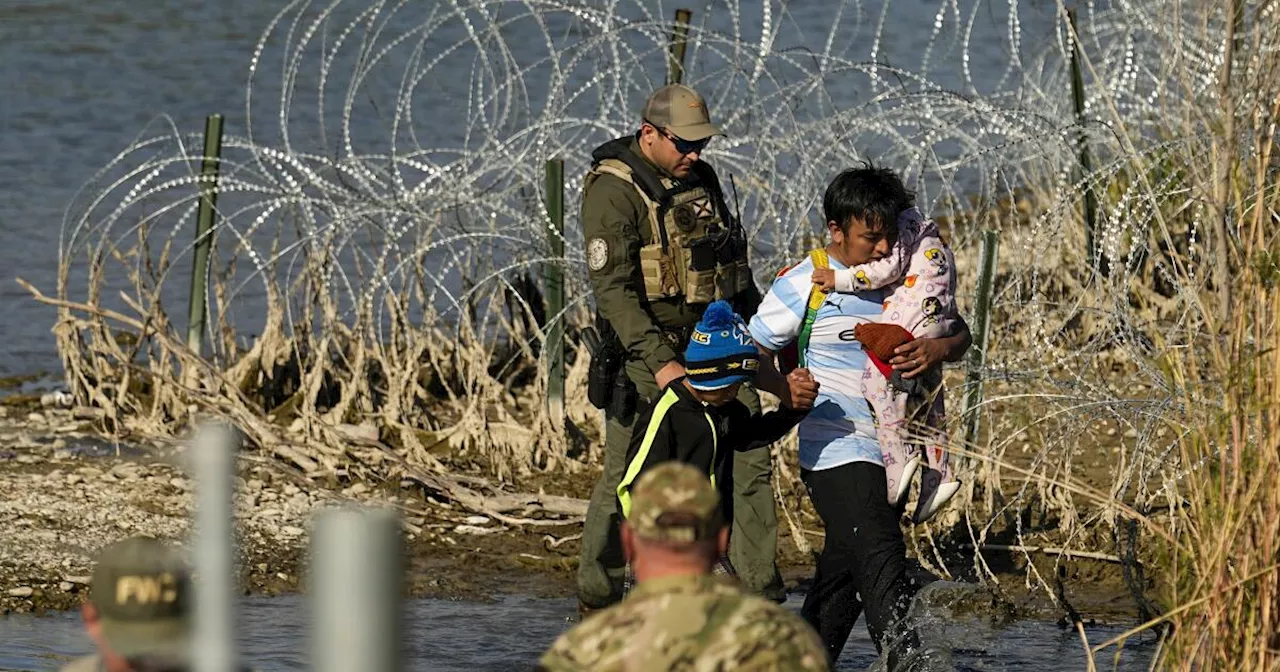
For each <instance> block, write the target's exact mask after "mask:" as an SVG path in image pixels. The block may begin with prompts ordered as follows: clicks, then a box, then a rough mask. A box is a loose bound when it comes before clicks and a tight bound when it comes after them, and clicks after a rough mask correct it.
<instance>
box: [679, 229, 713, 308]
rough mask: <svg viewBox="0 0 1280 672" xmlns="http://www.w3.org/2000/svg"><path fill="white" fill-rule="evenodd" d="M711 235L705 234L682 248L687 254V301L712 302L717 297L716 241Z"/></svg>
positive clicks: (685, 296) (685, 266) (685, 294)
mask: <svg viewBox="0 0 1280 672" xmlns="http://www.w3.org/2000/svg"><path fill="white" fill-rule="evenodd" d="M717 242H718V241H717V240H716V239H715V238H714V237H711V236H704V237H702V238H699V239H698V240H694V241H692V242H690V243H689V245H688V247H685V248H682V252H684V254H685V256H686V263H685V264H684V268H685V269H687V270H686V271H685V284H684V287H685V291H684V298H685V301H686V302H687V303H711V302H712V301H714V300H715V299H716V278H717V276H718V275H719V273H718V272H717V265H716V243H717Z"/></svg>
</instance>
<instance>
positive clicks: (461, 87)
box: [0, 0, 1055, 376]
mask: <svg viewBox="0 0 1280 672" xmlns="http://www.w3.org/2000/svg"><path fill="white" fill-rule="evenodd" d="M885 2H886V0H857V1H853V0H849V1H847V2H845V3H843V7H842V6H841V3H836V2H828V1H827V0H790V1H789V2H784V3H781V4H778V3H772V4H771V5H770V11H769V12H767V13H766V12H763V11H762V9H761V7H760V5H759V3H757V2H742V3H741V7H742V11H741V12H731V11H728V10H726V9H725V8H724V7H723V4H724V3H723V0H710V2H709V3H708V2H707V1H705V0H704V2H693V3H685V2H681V3H667V2H660V1H659V0H623V2H622V6H623V8H624V9H626V11H627V12H629V13H630V14H631V15H640V14H642V13H644V12H652V14H651V16H659V17H667V16H671V15H672V14H673V12H674V9H675V7H676V6H685V5H688V6H691V7H693V8H694V10H695V23H698V22H699V21H702V20H704V17H710V18H705V20H707V21H708V24H707V26H706V27H707V28H709V29H711V30H715V31H719V32H721V33H725V34H735V33H736V34H738V35H740V36H741V39H743V40H744V41H748V42H749V41H750V40H751V39H758V36H759V34H760V31H761V26H762V25H766V24H767V25H769V26H770V27H771V28H772V29H773V30H776V33H777V34H776V40H775V42H774V43H773V48H774V50H775V51H776V52H780V53H782V52H797V53H805V52H808V51H816V52H820V51H823V50H824V49H830V51H831V53H833V54H837V55H840V56H841V57H843V58H846V59H849V60H851V61H859V60H867V59H870V58H871V57H872V56H873V55H874V56H875V58H876V59H878V60H879V61H881V62H885V63H889V64H892V65H894V66H898V67H901V68H904V69H906V70H909V71H912V72H924V73H926V74H927V76H928V77H929V78H930V79H931V80H932V81H934V82H936V83H937V84H938V85H940V86H942V87H944V88H946V89H948V90H953V91H956V92H959V93H961V94H963V95H977V94H983V93H990V92H992V91H996V90H1008V89H1010V88H1011V86H1012V85H1011V84H1010V82H1011V77H1010V72H1011V71H1016V68H1013V69H1011V67H1010V63H1011V62H1023V61H1025V59H1026V57H1027V56H1028V55H1029V54H1032V53H1034V52H1036V51H1037V50H1041V49H1044V48H1045V47H1046V46H1047V45H1049V44H1052V39H1051V38H1052V36H1053V34H1054V28H1053V26H1054V20H1053V12H1054V11H1055V3H1053V2H1050V1H1049V0H1015V2H1016V5H1015V7H1016V18H1017V25H1018V30H1017V31H1016V32H1015V31H1012V30H1011V29H1010V23H1009V16H1010V14H1011V8H1010V4H1009V0H959V1H958V2H951V1H946V2H943V1H941V0H892V1H891V2H890V4H889V7H888V9H887V11H884V12H883V13H882V9H883V8H884V3H885ZM328 4H329V3H316V7H320V6H323V5H328ZM369 4H371V3H366V2H362V1H359V2H346V3H343V4H341V5H340V6H339V7H338V8H337V10H336V16H338V17H343V16H351V15H354V13H355V12H356V11H358V10H359V9H360V8H361V7H365V6H368V5H369ZM392 4H394V3H392ZM422 4H423V5H424V6H425V5H429V4H434V3H426V2H424V3H422ZM490 4H491V5H494V6H496V5H497V4H499V3H490ZM534 4H537V3H534ZM588 4H589V3H588ZM734 4H737V3H734ZM284 5H285V3H284V2H281V1H280V0H224V1H221V2H206V1H205V0H169V1H167V2H162V3H141V4H139V3H137V2H131V1H130V0H94V1H93V2H72V1H68V2H58V1H57V0H3V1H0V91H3V92H4V93H3V94H2V95H0V129H3V132H0V307H2V308H3V310H0V333H2V334H3V335H4V338H0V375H12V374H21V373H30V372H33V371H37V370H41V369H43V370H47V371H50V372H53V374H54V376H58V375H59V374H58V368H59V362H58V359H57V356H56V352H55V350H54V347H53V340H52V337H51V334H50V331H49V330H50V327H52V323H53V319H54V316H55V314H54V311H53V309H52V308H49V307H47V306H43V305H40V304H37V303H36V302H35V301H33V300H31V298H30V296H29V295H28V294H27V292H26V291H25V290H23V289H22V288H21V287H19V286H18V285H17V284H16V283H15V282H14V281H13V279H14V277H22V278H24V279H26V280H28V281H30V282H32V283H33V284H35V285H36V286H37V287H39V288H40V289H42V290H43V291H45V292H46V293H52V292H53V291H54V289H55V286H56V282H57V258H58V250H59V240H60V235H61V234H62V232H61V222H62V217H63V214H64V211H65V210H66V209H67V206H68V203H69V202H70V201H71V200H72V198H73V196H74V195H75V194H76V192H77V190H78V189H79V188H80V187H81V186H82V185H83V184H85V183H86V182H87V181H88V180H89V179H90V178H91V177H92V176H93V175H94V173H95V171H97V170H98V169H99V168H101V167H103V166H104V165H106V164H107V163H108V162H109V161H111V160H112V159H113V157H115V156H116V155H117V153H119V152H120V151H121V150H123V149H124V148H125V147H126V146H127V145H128V144H129V143H130V141H132V140H133V139H134V138H135V137H138V136H140V135H141V136H143V137H150V136H153V135H156V134H158V133H160V132H162V131H163V130H164V129H165V128H166V127H167V124H168V123H169V120H172V122H173V123H174V124H176V125H177V126H178V128H180V129H181V130H182V131H183V132H189V133H196V132H198V131H199V130H200V129H201V128H202V124H203V119H204V117H205V116H206V115H207V114H210V113H213V112H219V113H221V114H223V115H225V117H226V133H227V134H228V136H231V135H240V136H243V135H244V134H245V133H246V128H245V90H246V84H247V80H248V71H249V64H250V60H251V56H252V53H253V49H254V46H255V44H256V43H257V40H258V39H259V37H260V35H261V34H262V33H263V31H264V30H265V28H266V27H267V26H268V24H269V23H270V22H271V20H272V18H273V17H274V16H275V15H276V13H277V12H279V11H280V10H281V8H282V7H283V6H284ZM447 5H449V3H441V6H447ZM523 6H524V5H522V4H521V3H512V7H523ZM708 6H709V7H710V9H708ZM316 7H313V8H312V9H311V10H310V11H312V12H314V11H318V10H317V9H316ZM502 11H511V10H509V9H507V8H504V9H503V10H502ZM559 16H560V17H563V16H564V14H560V15H559ZM881 24H883V30H882V31H880V35H881V37H880V38H877V36H876V27H877V26H879V25H881ZM566 25H567V24H566ZM833 25H837V26H839V27H840V30H839V34H838V35H835V36H834V39H830V40H829V34H831V33H832V32H833V29H832V26H833ZM394 28H395V26H391V27H390V28H389V30H393V29H394ZM447 28H448V30H455V29H456V30H461V28H458V27H457V26H454V25H449V26H447ZM287 29H288V24H287V22H286V24H285V25H284V26H281V27H278V28H277V30H276V32H275V33H274V35H277V36H280V35H282V34H283V33H285V31H286V30H287ZM557 30H559V29H558V28H557ZM571 32H572V31H571V30H570V29H569V28H568V27H565V28H564V29H563V30H561V31H560V33H561V34H562V35H564V34H568V33H571ZM522 35H524V33H520V32H519V31H517V32H516V33H515V34H513V35H506V36H504V37H505V39H506V45H507V47H508V48H510V49H511V50H512V53H511V58H512V59H514V60H515V61H517V62H519V61H521V58H522V56H523V57H524V58H525V60H536V59H537V58H539V57H540V56H538V53H539V52H538V49H542V50H544V52H545V49H546V45H544V44H538V41H539V39H540V38H538V37H536V35H528V36H525V37H527V38H528V39H525V37H522ZM753 36H754V37H753ZM280 39H283V38H282V37H278V40H280ZM565 39H569V38H565ZM278 40H277V41H278ZM828 42H831V46H830V47H828V46H827V43H828ZM966 45H967V46H966ZM712 51H714V48H712V49H710V50H709V51H708V53H711V52H712ZM522 52H524V53H522ZM269 55H270V56H271V60H270V62H267V61H266V60H264V63H263V65H262V67H261V68H260V69H259V72H258V74H257V75H256V79H255V83H254V91H255V96H256V97H255V98H254V101H255V103H254V117H255V119H256V120H257V122H255V128H256V127H257V125H258V122H260V123H262V124H263V125H266V126H269V125H270V123H269V122H270V121H271V119H272V115H271V112H273V111H278V107H279V105H278V103H279V98H280V96H279V88H280V86H279V82H280V80H281V71H282V69H281V67H280V63H279V55H278V54H274V53H269ZM1015 55H1016V56H1017V57H1018V58H1017V59H1015V58H1012V56H1015ZM313 56H314V55H313ZM694 58H701V57H698V56H694ZM1018 59H1022V60H1018ZM458 63H459V64H458V70H459V72H458V75H459V76H458V77H456V78H455V77H450V76H433V78H432V80H433V81H431V82H427V83H424V84H423V88H424V89H428V90H429V91H430V92H431V95H430V96H428V97H427V100H426V101H425V102H424V101H419V102H416V103H415V112H416V115H417V116H416V117H415V119H421V118H426V119H427V120H428V121H427V122H425V123H423V124H422V125H423V126H424V128H423V130H420V131H415V132H419V133H421V132H429V133H432V134H434V135H433V136H432V142H433V143H434V146H436V147H455V146H456V147H466V146H467V144H466V143H467V140H465V139H463V138H462V137H461V135H457V137H454V136H451V135H450V133H454V134H455V135H456V134H461V133H463V132H465V131H464V130H462V129H465V128H466V125H465V124H456V125H455V124H454V123H452V122H453V121H454V120H452V119H450V116H449V115H451V114H452V115H455V116H456V115H457V114H465V113H466V112H465V111H466V110H467V109H468V108H467V103H466V100H465V97H466V95H467V93H468V87H467V85H466V82H467V81H468V76H469V75H468V73H467V72H462V70H465V69H467V68H468V67H469V65H470V61H468V60H467V59H465V58H460V59H459V62H458ZM655 64H656V65H655V68H654V70H655V72H648V73H645V74H646V76H651V77H652V76H658V77H660V74H658V70H659V68H660V67H661V60H660V55H659V57H658V58H656V59H655ZM343 66H344V64H343V63H338V64H336V65H335V67H338V68H341V67H343ZM312 70H314V68H312ZM308 72H309V71H308ZM437 72H439V71H437ZM306 74H307V73H304V75H306ZM398 74H399V73H397V71H395V70H394V69H387V70H385V71H383V72H381V73H378V75H377V76H373V77H370V80H371V81H373V82H374V83H373V84H369V86H371V87H374V86H375V85H376V84H382V85H386V87H389V88H386V89H385V90H394V85H395V84H396V83H397V81H395V80H396V77H397V76H398ZM446 74H447V73H446ZM588 74H589V71H588ZM539 76H540V75H539V74H538V73H537V72H534V71H531V73H530V74H529V78H530V79H531V80H533V81H532V82H527V84H529V87H528V88H529V90H530V91H531V92H532V93H530V94H529V95H531V96H537V95H539V93H538V91H537V89H538V87H537V86H536V84H537V81H536V80H537V78H538V77H539ZM584 76H585V75H584ZM379 77H381V78H383V79H388V80H393V81H390V82H379ZM435 80H440V81H435ZM299 86H302V84H300V85H299ZM865 95H867V92H866V91H865V90H858V89H857V87H847V88H843V89H840V90H834V91H831V92H830V96H831V101H832V102H833V103H834V104H836V105H837V106H850V107H856V106H857V105H859V104H861V103H862V102H864V101H863V100H862V99H861V97H863V96H865ZM634 102H635V104H636V105H638V104H639V101H634ZM628 104H630V103H628ZM259 106H261V108H259ZM273 106H274V109H273ZM361 110H366V108H361ZM366 111H367V114H365V113H364V112H361V114H359V115H356V116H355V118H354V119H353V120H352V123H351V130H352V133H353V134H354V135H356V136H361V135H364V136H376V135H378V134H379V133H382V132H383V131H384V130H385V127H386V124H385V122H386V119H385V117H383V118H379V115H380V114H381V113H380V112H378V111H377V110H375V109H372V108H368V109H367V110H366ZM724 114H726V115H730V114H732V110H726V111H725V112H724ZM291 115H292V118H291V122H290V124H291V129H290V132H291V134H293V136H294V138H295V139H296V138H297V137H305V136H306V134H307V132H308V131H309V130H310V131H312V133H314V129H313V128H309V126H308V124H311V125H312V126H314V123H311V122H314V121H315V120H316V114H315V112H314V109H313V108H312V107H309V106H308V105H305V104H303V103H299V104H298V105H297V106H296V109H295V110H294V111H293V112H291ZM446 122H447V123H446ZM255 137H258V136H257V134H256V133H255ZM306 149H311V147H306ZM224 200H225V197H224ZM184 233H185V232H184ZM126 237H127V236H126ZM183 239H189V237H188V236H184V237H183ZM183 261H184V262H185V263H186V264H187V266H184V267H183V272H184V273H185V272H186V271H185V269H186V268H188V267H189V263H190V262H188V261H185V259H184V260H183ZM80 265H81V266H83V265H84V264H83V263H81V264H80ZM75 270H76V273H73V277H74V276H75V275H76V274H81V275H82V274H83V272H84V269H83V268H77V269H75ZM113 273H116V274H118V275H123V273H122V272H121V271H120V269H119V268H118V267H116V268H115V270H114V271H113ZM110 280H112V279H111V278H109V281H110ZM115 280H119V278H115ZM183 284H184V283H183V282H169V283H166V290H172V292H171V293H170V292H166V305H169V301H170V300H173V301H174V302H175V303H176V302H179V301H183V300H185V294H184V292H185V288H184V287H183V286H182V285H183ZM113 289H114V287H113V286H112V283H111V282H108V286H107V290H108V291H105V292H104V293H103V300H104V301H111V300H114V299H115V297H116V293H115V292H114V291H111V290H113ZM241 298H243V299H244V300H245V301H248V302H250V303H252V302H255V301H256V300H257V299H255V297H254V295H250V294H246V295H244V296H243V297H241ZM240 303H243V301H242V302H240ZM175 308H176V307H175V306H171V305H170V306H169V311H170V314H171V315H176V314H178V313H179V311H178V310H176V309H175ZM240 308H241V309H243V310H245V311H246V312H250V313H252V312H253V311H254V310H255V307H254V306H243V305H242V306H240ZM250 331H251V329H250Z"/></svg>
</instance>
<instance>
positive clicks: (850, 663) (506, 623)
mask: <svg viewBox="0 0 1280 672" xmlns="http://www.w3.org/2000/svg"><path fill="white" fill-rule="evenodd" d="M800 603H801V600H800V598H798V597H795V596H793V597H792V598H791V600H790V601H789V602H788V603H787V606H788V607H789V608H791V609H793V610H799V608H800ZM243 604H244V612H243V617H242V619H241V621H240V624H239V627H240V632H241V640H240V641H241V643H242V646H243V651H244V652H245V653H246V657H247V658H248V659H249V661H250V662H251V663H252V664H253V666H254V667H255V668H257V669H260V670H294V669H304V668H305V666H306V660H307V653H306V651H307V646H308V642H307V617H306V611H305V610H306V602H305V600H304V599H303V598H300V597H297V596H291V597H271V598H262V597H259V598H249V599H246V600H245V601H244V603H243ZM574 608H575V603H574V602H573V601H572V600H569V599H555V600H552V599H533V598H527V597H504V598H501V599H499V600H496V601H494V602H488V603H480V602H451V601H446V600H413V601H410V602H409V603H408V605H407V614H406V634H407V636H406V638H405V660H406V662H407V666H406V667H407V669H413V670H464V671H467V672H475V671H477V670H526V669H531V668H532V667H533V665H534V663H535V661H536V660H537V658H538V655H539V654H541V652H542V650H543V649H545V648H546V647H547V646H548V645H549V644H550V643H551V642H552V641H553V640H554V639H555V637H556V636H557V635H558V634H559V633H560V632H561V631H562V630H564V629H565V628H567V627H568V625H569V624H568V623H567V621H566V619H567V618H568V617H569V616H571V615H572V614H573V613H574ZM937 630H938V631H937V632H936V633H935V635H934V639H935V641H942V642H945V645H946V646H947V647H949V648H950V649H951V650H952V655H953V658H954V662H955V663H956V668H957V669H958V670H1083V669H1085V665H1086V663H1085V657H1084V652H1083V647H1082V646H1081V644H1080V639H1079V635H1078V634H1077V633H1076V632H1075V631H1074V630H1066V629H1062V628H1059V627H1058V626H1057V625H1055V624H1052V623H1045V622H1039V621H1023V622H1018V623H1016V624H1013V625H1010V626H1007V627H1000V628H994V627H992V626H990V625H987V624H985V623H983V622H981V621H979V620H975V619H964V620H959V621H955V622H950V623H946V624H943V625H941V626H940V627H939V628H938V629H937ZM1122 630H1123V628H1120V627H1116V626H1107V627H1095V628H1089V629H1088V635H1089V638H1090V641H1091V642H1092V643H1095V644H1096V643H1100V642H1102V641H1105V640H1106V639H1107V638H1109V637H1111V636H1113V635H1116V634H1119V633H1120V632H1121V631H1122ZM88 648H89V645H88V642H87V640H85V638H84V637H83V636H82V634H81V630H80V622H79V618H78V616H77V615H76V614H72V613H64V614H57V615H54V616H49V617H36V616H28V615H22V616H10V617H7V618H0V670H48V669H53V668H56V667H57V666H58V665H60V664H61V663H63V662H65V661H66V660H68V659H69V657H71V656H75V655H80V654H83V653H86V652H87V651H88ZM1152 651H1153V646H1152V645H1150V644H1149V643H1142V644H1137V643H1135V644H1131V645H1130V646H1129V647H1128V648H1126V650H1125V652H1124V655H1123V656H1122V657H1121V659H1120V665H1119V666H1118V667H1116V668H1113V666H1112V658H1111V656H1110V655H1108V656H1106V658H1105V660H1099V669H1100V670H1111V669H1119V670H1124V671H1126V672H1137V671H1145V670H1146V669H1147V668H1148V666H1149V664H1150V662H1149V661H1150V657H1151V654H1152ZM874 662H875V648H874V646H873V645H872V644H871V640H870V639H869V638H868V636H867V632H866V629H865V628H864V627H863V625H862V623H859V624H858V627H857V628H856V629H855V630H854V633H853V637H852V638H850V641H849V644H848V646H847V647H846V648H845V652H844V655H843V656H842V657H841V659H840V661H839V664H838V665H837V667H836V669H838V670H862V669H866V668H867V667H869V666H871V665H872V664H873V663H874Z"/></svg>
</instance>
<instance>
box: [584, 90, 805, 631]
mask: <svg viewBox="0 0 1280 672" xmlns="http://www.w3.org/2000/svg"><path fill="white" fill-rule="evenodd" d="M719 134H720V129H719V128H718V127H717V126H716V125H715V124H713V123H711V119H710V116H709V114H708V112H707V105H706V102H704V101H703V99H702V96H700V95H698V93H697V92H696V91H694V90H693V89H691V88H689V87H687V86H683V85H679V84H673V85H670V86H665V87H663V88H661V89H659V90H658V91H656V92H655V93H654V94H653V95H652V96H650V97H649V100H648V102H647V103H646V104H645V107H644V111H643V113H642V115H641V127H640V130H639V131H638V132H637V133H636V134H635V135H634V136H630V137H622V138H618V139H617V140H613V141H610V142H607V143H605V144H604V145H601V146H600V147H598V148H596V150H595V151H594V152H593V153H592V162H593V163H592V168H591V171H590V172H589V173H588V174H587V176H586V179H585V181H584V186H583V197H582V226H583V233H584V236H583V239H584V240H585V241H586V259H587V267H588V271H589V277H590V280H591V286H592V290H593V292H594V294H595V299H596V308H597V311H598V313H597V318H596V326H597V328H598V329H599V331H600V332H601V334H600V338H599V347H597V348H593V353H592V367H593V370H592V372H591V378H590V381H591V382H590V384H589V394H590V396H591V399H592V402H593V403H595V404H596V405H597V406H598V407H600V408H604V409H606V415H607V417H608V421H607V424H606V429H605V457H604V473H603V474H602V475H601V477H600V480H599V481H598V482H597V483H596V486H595V489H594V490H593V492H592V495H591V505H590V508H589V509H588V512H587V519H586V524H585V525H584V527H583V532H582V555H581V558H580V562H579V565H578V598H579V604H580V607H581V608H582V610H583V611H584V612H585V611H589V610H591V609H596V608H601V607H604V606H607V605H609V604H611V603H613V602H615V601H617V600H618V599H620V597H621V594H622V588H623V581H624V575H625V562H624V560H623V558H622V553H621V549H620V546H619V541H618V524H619V516H618V510H617V500H616V497H617V494H616V493H617V487H618V482H619V480H620V479H621V478H622V471H623V466H624V462H625V459H626V454H627V447H628V444H629V443H630V439H631V434H632V428H633V426H634V424H635V421H636V416H637V407H639V408H644V407H646V406H648V405H651V404H652V403H654V402H656V401H657V399H658V397H659V393H660V392H661V391H662V390H663V389H665V388H666V386H667V385H668V384H669V383H671V382H672V381H674V380H676V379H678V378H680V377H681V376H683V375H685V372H684V367H683V365H682V363H681V361H680V359H679V356H678V354H677V353H680V352H682V351H683V350H684V347H685V344H686V343H687V341H688V337H689V334H690V332H691V330H692V328H693V326H694V325H695V324H696V323H697V321H698V319H699V318H700V317H701V315H702V312H703V310H704V309H705V308H706V306H707V304H709V303H711V302H712V301H714V300H716V299H725V300H727V301H729V302H730V303H731V304H732V305H733V308H734V310H735V312H737V313H738V314H740V315H742V316H744V317H746V318H749V317H750V316H751V315H753V314H754V313H755V310H756V307H757V306H758V305H759V304H760V291H759V289H758V288H757V287H756V285H755V281H754V279H753V278H752V275H751V270H750V268H749V267H748V266H747V241H746V235H745V233H744V232H743V229H742V226H741V224H740V222H738V221H737V220H736V219H735V218H734V217H733V215H732V214H731V213H730V212H729V209H728V207H727V204H726V202H725V198H724V194H723V192H722V191H721V188H720V182H719V180H718V179H717V177H716V174H715V171H714V170H712V168H711V166H709V165H707V164H706V163H705V162H703V161H700V160H699V157H700V155H701V153H702V151H703V150H704V149H705V147H706V145H707V143H708V142H709V141H710V139H711V138H712V137H713V136H715V135H719ZM615 334H616V335H615ZM586 338H587V340H588V343H590V342H591V341H592V340H593V338H594V337H593V336H591V335H587V336H586ZM788 382H789V381H788V380H787V379H784V378H782V376H781V375H779V374H778V373H777V371H776V370H774V369H773V367H772V365H768V366H762V367H761V371H760V375H758V376H757V381H756V384H757V386H758V387H760V389H764V390H767V391H769V392H771V393H774V394H776V395H778V396H779V397H780V398H781V399H782V400H783V403H784V404H788V405H792V406H794V407H796V408H804V407H806V404H811V403H812V400H813V398H814V397H816V396H817V392H816V385H815V384H813V383H811V382H810V383H807V384H806V385H801V386H799V387H797V386H795V385H791V386H790V387H789V386H788ZM740 399H741V400H742V402H743V403H745V404H746V405H747V407H748V408H749V409H750V410H751V411H752V413H759V412H760V400H759V397H758V396H757V395H756V393H755V390H754V389H752V388H746V389H744V390H743V391H742V394H741V395H740ZM733 471H734V474H735V480H734V512H735V515H734V529H733V539H734V544H733V550H732V552H731V557H732V561H733V564H734V566H735V567H736V568H737V569H738V572H739V575H740V577H741V579H742V581H743V584H744V585H745V586H746V587H747V588H748V589H750V590H753V591H755V592H759V593H761V594H763V595H765V596H766V597H769V598H772V599H778V600H781V599H783V598H784V597H785V591H784V589H783V586H782V579H781V577H780V576H779V575H778V571H777V568H776V566H775V564H774V559H775V556H776V553H777V528H778V517H777V511H776V510H775V509H774V502H773V491H772V487H771V485H770V477H771V468H770V462H769V451H767V450H758V451H750V452H741V453H737V454H735V455H734V465H733Z"/></svg>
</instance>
